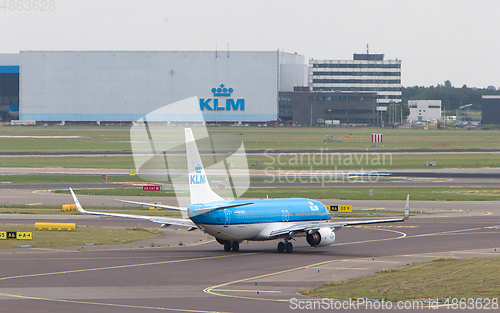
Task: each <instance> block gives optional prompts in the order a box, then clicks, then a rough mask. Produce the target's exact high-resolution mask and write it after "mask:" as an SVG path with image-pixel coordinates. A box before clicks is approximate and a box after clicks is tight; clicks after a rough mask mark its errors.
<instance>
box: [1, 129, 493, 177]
mask: <svg viewBox="0 0 500 313" xmlns="http://www.w3.org/2000/svg"><path fill="white" fill-rule="evenodd" d="M499 137H500V136H499ZM247 161H248V168H249V169H252V170H265V169H268V170H273V169H274V170H277V169H281V170H311V168H312V169H313V170H335V169H336V170H361V169H363V170H380V169H387V170H398V169H408V168H411V169H418V168H429V167H428V166H427V165H426V161H434V162H436V166H435V167H432V168H431V169H439V168H459V167H460V168H483V167H500V154H497V153H464V154H459V153H454V154H415V153H408V154H392V153H380V154H377V153H368V154H361V153H352V154H347V155H341V154H338V153H330V152H324V153H322V154H309V153H301V154H283V155H279V156H277V155H271V154H269V155H267V156H266V155H264V154H260V155H253V154H252V155H247ZM258 161H260V162H261V166H256V162H258ZM182 165H183V164H181V165H179V167H175V166H174V167H172V168H183V166H182ZM2 166H4V167H61V168H103V169H128V170H135V165H134V160H133V157H132V156H108V157H74V156H67V157H0V167H2Z"/></svg>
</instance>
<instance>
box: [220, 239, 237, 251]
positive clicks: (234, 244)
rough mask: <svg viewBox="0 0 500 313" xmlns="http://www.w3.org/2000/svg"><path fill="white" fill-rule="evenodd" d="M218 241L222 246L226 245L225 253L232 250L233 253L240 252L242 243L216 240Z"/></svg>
mask: <svg viewBox="0 0 500 313" xmlns="http://www.w3.org/2000/svg"><path fill="white" fill-rule="evenodd" d="M216 240H217V242H218V243H220V244H221V245H224V251H226V252H230V251H231V250H233V252H238V251H240V243H239V242H238V241H228V240H222V239H219V238H216Z"/></svg>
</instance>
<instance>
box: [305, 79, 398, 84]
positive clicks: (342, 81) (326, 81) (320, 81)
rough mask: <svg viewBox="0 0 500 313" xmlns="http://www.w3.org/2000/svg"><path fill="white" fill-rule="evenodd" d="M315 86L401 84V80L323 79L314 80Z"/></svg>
mask: <svg viewBox="0 0 500 313" xmlns="http://www.w3.org/2000/svg"><path fill="white" fill-rule="evenodd" d="M312 82H313V84H315V83H317V84H401V79H321V78H316V79H314V78H313V80H312Z"/></svg>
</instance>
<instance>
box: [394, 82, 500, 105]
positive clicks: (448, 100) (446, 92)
mask: <svg viewBox="0 0 500 313" xmlns="http://www.w3.org/2000/svg"><path fill="white" fill-rule="evenodd" d="M483 95H500V90H496V89H495V87H493V86H490V87H488V88H484V89H479V88H469V87H467V85H463V86H462V87H461V88H456V87H453V86H452V84H451V82H450V81H449V80H447V81H445V84H444V85H440V84H438V85H437V86H429V87H423V86H414V87H402V103H404V104H408V100H441V106H442V108H443V109H444V110H446V111H449V110H452V111H454V110H456V109H458V108H459V107H460V106H462V105H466V104H470V103H472V104H473V106H472V109H473V110H481V108H482V106H481V98H482V96H483Z"/></svg>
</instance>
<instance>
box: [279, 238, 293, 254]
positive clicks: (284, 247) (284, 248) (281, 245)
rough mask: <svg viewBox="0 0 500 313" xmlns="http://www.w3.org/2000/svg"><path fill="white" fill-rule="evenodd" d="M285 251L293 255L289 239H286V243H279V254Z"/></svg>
mask: <svg viewBox="0 0 500 313" xmlns="http://www.w3.org/2000/svg"><path fill="white" fill-rule="evenodd" d="M285 251H286V253H292V251H293V245H292V243H291V242H289V241H288V240H287V239H285V242H283V241H280V242H279V243H278V253H283V252H285Z"/></svg>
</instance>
